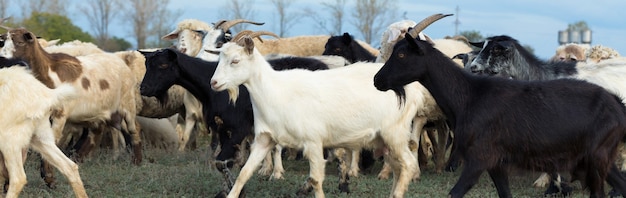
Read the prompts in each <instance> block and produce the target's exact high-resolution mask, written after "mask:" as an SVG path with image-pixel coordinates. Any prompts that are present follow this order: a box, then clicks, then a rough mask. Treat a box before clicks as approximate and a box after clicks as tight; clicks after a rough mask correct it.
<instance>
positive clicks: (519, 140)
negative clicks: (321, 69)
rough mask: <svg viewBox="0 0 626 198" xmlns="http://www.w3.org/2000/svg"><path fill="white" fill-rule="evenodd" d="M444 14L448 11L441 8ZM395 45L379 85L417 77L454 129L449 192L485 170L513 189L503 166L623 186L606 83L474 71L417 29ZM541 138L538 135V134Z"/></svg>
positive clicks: (459, 191)
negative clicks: (457, 160)
mask: <svg viewBox="0 0 626 198" xmlns="http://www.w3.org/2000/svg"><path fill="white" fill-rule="evenodd" d="M440 16H445V15H440ZM415 29H417V30H416V31H410V32H409V33H407V35H406V38H405V40H403V41H401V42H398V43H397V44H396V46H395V47H394V50H393V53H392V55H391V58H390V59H389V60H388V61H387V62H386V63H385V65H384V66H383V67H382V68H381V69H380V71H379V72H378V73H377V74H376V76H375V77H374V85H375V86H376V87H377V88H378V89H379V90H381V91H385V90H389V89H391V90H401V89H402V86H404V85H406V84H407V83H411V82H414V81H419V82H420V83H421V84H422V85H423V86H424V87H426V88H427V89H428V91H430V93H431V94H432V95H433V97H434V98H435V100H436V101H437V104H438V105H439V107H440V108H441V109H442V110H443V112H444V113H445V115H446V117H447V118H448V120H449V123H450V124H451V125H450V126H451V127H452V128H453V130H454V134H455V138H454V144H455V145H456V146H457V149H455V150H453V152H452V153H451V157H454V156H456V157H461V158H462V159H463V160H464V162H465V163H464V166H465V168H464V169H463V172H462V173H461V176H460V178H459V180H458V181H457V183H456V184H455V186H454V187H453V188H452V190H451V191H450V193H449V197H463V195H465V193H467V192H468V191H469V190H470V189H471V188H472V186H473V185H474V184H476V183H477V182H478V179H479V177H480V175H481V174H482V172H484V171H487V172H488V173H489V176H490V177H491V179H492V181H493V182H494V184H495V186H496V189H497V191H498V195H499V196H500V197H511V192H510V189H509V184H508V169H509V168H511V167H517V168H522V169H530V170H541V171H546V172H557V171H568V172H569V173H571V174H572V175H573V176H575V177H578V178H582V179H581V181H583V184H584V186H585V187H587V188H588V189H589V192H590V196H591V197H604V196H605V194H604V181H605V180H606V181H607V182H608V183H609V184H610V185H611V186H613V187H614V188H616V189H617V191H618V192H619V193H621V194H622V195H624V193H626V179H625V178H624V177H623V176H622V175H621V174H620V173H619V170H618V168H617V166H616V165H615V163H614V162H615V158H616V156H617V145H618V144H619V143H620V142H622V141H624V137H625V132H626V120H625V119H626V108H624V106H623V105H622V103H621V100H620V99H619V98H618V97H617V96H615V95H613V94H611V93H609V92H607V91H606V90H605V89H604V88H602V87H599V86H597V85H594V84H591V83H587V82H584V81H579V80H573V79H560V80H553V81H531V82H527V81H513V80H506V79H501V78H489V77H482V76H475V75H472V74H470V73H468V72H466V71H463V70H462V69H461V68H458V66H456V65H455V64H454V62H452V61H451V60H450V59H449V58H448V57H446V56H445V55H443V54H442V53H441V52H439V51H438V50H436V49H435V48H433V46H432V45H431V44H430V43H428V42H425V41H422V40H416V39H414V38H415V34H416V33H415V32H419V31H421V29H419V28H415ZM537 140H541V141H537Z"/></svg>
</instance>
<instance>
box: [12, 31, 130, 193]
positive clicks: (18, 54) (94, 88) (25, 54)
mask: <svg viewBox="0 0 626 198" xmlns="http://www.w3.org/2000/svg"><path fill="white" fill-rule="evenodd" d="M2 37H3V38H6V40H5V42H4V47H3V48H2V50H0V54H2V55H3V56H5V57H7V58H13V57H15V58H21V59H23V60H25V61H26V62H27V63H28V64H29V65H30V67H31V68H32V70H33V73H34V74H35V76H36V77H37V79H38V80H40V81H41V82H42V83H44V84H45V85H46V86H48V87H51V88H52V87H56V86H57V85H59V84H60V83H72V84H73V85H74V86H75V87H76V89H77V90H80V91H79V95H80V96H79V97H77V98H76V99H75V100H71V101H68V102H66V103H64V104H63V108H62V109H60V110H59V111H56V113H55V114H53V118H52V120H53V125H52V127H53V130H54V132H55V134H54V135H55V136H54V137H55V138H56V142H57V143H59V140H60V139H62V138H63V134H62V131H63V128H64V126H65V123H66V122H69V123H75V124H86V125H88V126H90V127H93V128H94V129H96V130H103V129H104V128H105V127H110V126H114V127H115V126H117V125H119V123H115V122H111V121H120V122H121V121H124V124H125V125H126V126H127V130H128V131H127V132H128V133H129V134H130V136H131V138H132V146H133V155H132V163H133V164H136V165H139V164H140V163H141V161H142V156H141V155H142V154H141V138H140V135H139V132H138V131H137V130H136V126H135V116H136V106H135V103H134V102H127V103H123V102H121V101H135V98H134V96H135V94H136V93H135V92H136V89H134V87H133V86H135V85H136V84H137V83H136V81H135V80H134V77H133V76H132V73H131V71H130V69H129V68H128V67H127V66H126V64H125V63H124V61H123V60H122V59H120V58H119V57H117V56H115V55H113V54H110V53H98V54H90V55H87V56H78V57H73V56H69V55H67V54H63V53H52V54H50V53H47V52H46V51H44V50H43V48H42V47H41V46H40V45H39V43H38V42H36V40H35V38H36V36H35V35H34V34H33V33H32V32H29V31H28V30H26V29H24V28H17V29H10V30H9V31H8V32H7V33H6V34H4V35H2ZM104 65H106V66H104ZM48 184H49V186H53V185H54V183H48Z"/></svg>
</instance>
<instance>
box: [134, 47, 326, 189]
mask: <svg viewBox="0 0 626 198" xmlns="http://www.w3.org/2000/svg"><path fill="white" fill-rule="evenodd" d="M141 53H142V54H143V55H144V56H145V57H146V74H145V76H144V79H143V81H142V83H141V89H140V90H141V94H142V95H144V96H155V97H157V98H158V99H159V100H161V101H162V100H166V98H164V97H165V96H166V93H167V90H168V89H169V88H170V87H171V86H173V85H174V84H178V85H181V86H182V87H184V88H185V89H187V90H188V91H189V92H191V93H192V94H193V95H194V97H196V98H197V99H198V100H199V101H200V102H201V103H202V111H203V114H204V115H205V116H204V118H205V122H206V123H207V125H208V127H209V128H211V129H212V131H215V132H216V133H217V136H219V141H220V145H221V146H220V148H221V152H220V153H219V154H218V156H217V157H216V159H215V160H216V161H217V162H221V163H216V166H217V167H218V169H219V170H220V171H222V172H223V173H224V174H225V176H228V177H230V174H229V172H230V171H228V169H229V168H232V165H233V163H232V159H233V158H234V157H235V154H236V153H237V151H238V150H239V147H238V146H237V145H240V144H241V143H242V141H243V140H244V138H245V137H246V136H248V135H251V134H252V128H253V126H254V123H253V122H254V121H253V115H252V104H251V102H250V96H249V93H248V91H247V89H246V88H245V87H244V86H243V85H242V86H239V97H238V99H237V100H236V102H235V103H234V104H233V103H231V102H230V99H229V95H228V93H227V92H215V91H213V89H211V84H210V79H211V77H212V76H213V74H214V73H215V68H216V67H217V62H207V61H204V60H202V59H199V58H194V57H190V56H188V55H186V54H183V53H180V52H179V51H177V50H173V49H162V50H158V51H155V52H141ZM270 64H272V65H276V66H275V68H280V69H293V68H296V67H297V68H305V69H306V68H309V66H310V68H311V70H318V69H328V67H324V66H325V65H324V64H323V63H322V62H321V61H319V60H316V59H311V58H298V57H289V58H285V59H276V60H272V61H270ZM295 64H297V65H295ZM215 117H219V118H220V120H221V123H220V124H218V123H217V122H216V120H215V119H214V118H215ZM227 180H228V181H227V182H229V183H228V187H229V188H231V187H232V185H233V184H232V183H230V181H231V179H227Z"/></svg>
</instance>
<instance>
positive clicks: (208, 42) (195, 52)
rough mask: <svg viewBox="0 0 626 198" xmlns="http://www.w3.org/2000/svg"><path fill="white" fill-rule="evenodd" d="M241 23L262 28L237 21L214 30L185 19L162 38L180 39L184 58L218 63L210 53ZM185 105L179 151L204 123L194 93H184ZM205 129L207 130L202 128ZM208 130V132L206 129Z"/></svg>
mask: <svg viewBox="0 0 626 198" xmlns="http://www.w3.org/2000/svg"><path fill="white" fill-rule="evenodd" d="M239 23H252V24H256V25H262V24H263V23H256V22H252V21H247V20H242V19H236V20H231V21H225V20H222V21H219V22H217V23H216V24H215V26H211V25H209V24H207V23H205V22H203V21H200V20H196V19H186V20H183V21H181V22H179V23H178V25H177V26H176V29H175V30H174V31H172V32H170V33H169V34H167V35H165V36H163V37H162V39H165V40H175V39H177V45H176V48H177V49H178V50H179V51H181V52H182V53H184V54H187V55H189V56H194V57H198V58H202V59H204V60H207V61H217V58H218V57H217V55H216V54H212V53H208V52H207V50H209V51H214V50H216V49H217V48H219V47H221V45H222V44H223V43H225V42H227V41H228V40H230V31H228V29H229V28H230V27H232V26H233V25H236V24H239ZM183 102H184V104H185V110H186V111H185V112H186V115H185V124H184V127H180V126H177V127H176V129H177V131H178V129H183V130H182V131H178V133H179V137H181V138H180V139H179V148H178V150H180V151H183V150H185V146H186V145H187V142H188V141H189V139H193V138H194V137H191V135H192V130H193V129H194V128H198V129H200V128H199V127H200V126H199V125H198V124H200V123H202V122H203V121H204V119H203V118H202V116H203V115H202V104H200V102H199V101H198V99H196V98H195V97H193V95H192V94H191V93H189V92H188V91H185V95H184V97H183ZM203 129H204V128H203ZM204 130H206V129H204Z"/></svg>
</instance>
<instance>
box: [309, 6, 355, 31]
mask: <svg viewBox="0 0 626 198" xmlns="http://www.w3.org/2000/svg"><path fill="white" fill-rule="evenodd" d="M346 1H347V0H335V1H331V2H332V3H328V2H322V6H323V7H325V8H327V9H328V11H329V12H330V19H327V18H324V17H322V15H320V14H319V10H312V9H310V8H305V9H304V13H305V16H306V17H308V18H311V19H312V21H314V22H315V26H316V27H317V28H318V29H320V30H323V31H324V32H326V33H328V34H330V35H341V34H342V33H343V32H342V31H341V30H342V29H343V18H344V13H345V12H344V8H345V5H346ZM326 22H330V24H327V23H326Z"/></svg>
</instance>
